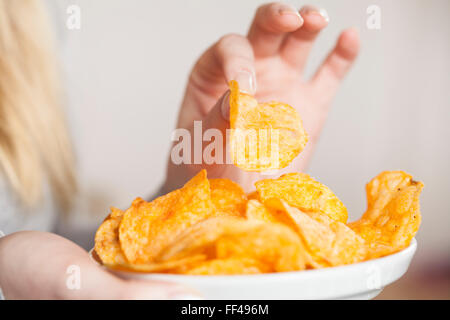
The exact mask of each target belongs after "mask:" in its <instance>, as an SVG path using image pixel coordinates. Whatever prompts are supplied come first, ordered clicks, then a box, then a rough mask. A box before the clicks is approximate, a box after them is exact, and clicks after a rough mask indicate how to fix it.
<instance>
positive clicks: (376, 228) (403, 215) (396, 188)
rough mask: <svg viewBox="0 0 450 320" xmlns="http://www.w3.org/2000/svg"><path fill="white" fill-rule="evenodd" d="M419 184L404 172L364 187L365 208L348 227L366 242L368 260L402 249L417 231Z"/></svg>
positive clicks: (419, 215) (421, 184) (388, 173)
mask: <svg viewBox="0 0 450 320" xmlns="http://www.w3.org/2000/svg"><path fill="white" fill-rule="evenodd" d="M422 188H423V183H422V182H417V181H414V180H412V179H411V176H409V175H408V174H406V173H404V172H383V173H381V174H380V175H379V176H377V177H376V178H374V179H373V180H372V181H371V182H370V183H369V184H368V185H367V188H366V189H367V197H368V208H367V211H366V213H364V215H363V217H362V218H361V219H359V220H357V221H355V222H352V223H349V227H350V228H351V229H353V230H354V231H355V232H356V233H357V234H358V235H360V236H361V237H362V238H364V239H365V240H366V243H367V245H368V247H369V258H376V257H381V256H384V255H387V254H391V253H394V252H397V251H399V250H402V249H404V248H406V247H407V246H408V245H409V244H410V242H411V240H412V238H413V237H414V236H415V234H416V233H417V230H418V229H419V225H420V221H421V214H420V204H419V196H420V193H421V191H422Z"/></svg>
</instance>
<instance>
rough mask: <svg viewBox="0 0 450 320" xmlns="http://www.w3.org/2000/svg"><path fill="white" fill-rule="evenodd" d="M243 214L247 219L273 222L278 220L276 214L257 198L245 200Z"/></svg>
mask: <svg viewBox="0 0 450 320" xmlns="http://www.w3.org/2000/svg"><path fill="white" fill-rule="evenodd" d="M245 216H246V217H247V219H249V220H261V221H265V222H273V223H277V222H279V221H278V219H277V218H276V216H275V215H274V214H273V213H272V212H270V210H269V209H268V208H266V206H264V205H263V204H262V203H261V202H259V201H258V200H249V201H248V202H247V210H246V213H245Z"/></svg>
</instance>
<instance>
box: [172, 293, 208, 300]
mask: <svg viewBox="0 0 450 320" xmlns="http://www.w3.org/2000/svg"><path fill="white" fill-rule="evenodd" d="M172 300H204V299H203V298H202V297H200V296H197V295H195V294H189V293H187V294H186V293H179V294H176V295H174V296H172Z"/></svg>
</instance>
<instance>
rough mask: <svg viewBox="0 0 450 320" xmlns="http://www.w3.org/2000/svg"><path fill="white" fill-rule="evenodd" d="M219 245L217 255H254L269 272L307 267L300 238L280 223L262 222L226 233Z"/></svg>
mask: <svg viewBox="0 0 450 320" xmlns="http://www.w3.org/2000/svg"><path fill="white" fill-rule="evenodd" d="M215 246H216V256H217V258H219V259H226V258H237V257H240V258H252V259H255V260H257V261H260V262H261V263H263V264H264V266H266V268H267V272H282V271H294V270H302V269H304V268H305V256H304V250H305V249H304V247H303V245H302V244H301V241H300V239H299V237H298V236H297V235H296V234H295V232H293V231H292V230H291V229H289V228H288V227H286V226H284V225H282V224H279V223H261V224H259V225H254V227H253V228H251V229H250V230H248V231H245V232H235V231H233V232H232V233H227V234H223V235H222V236H221V237H220V238H219V239H217V241H216V244H215Z"/></svg>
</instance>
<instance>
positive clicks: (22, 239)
mask: <svg viewBox="0 0 450 320" xmlns="http://www.w3.org/2000/svg"><path fill="white" fill-rule="evenodd" d="M70 266H72V268H69V267H70ZM78 271H79V273H78ZM78 276H79V280H80V282H79V287H78V286H77V284H78V283H77V281H76V278H74V277H78ZM71 277H72V278H71ZM120 281H122V280H120V279H118V278H116V277H114V276H112V275H111V274H109V273H106V272H104V271H102V270H101V269H100V268H99V267H98V266H96V265H95V264H94V263H92V261H90V258H89V256H88V254H87V252H86V251H84V250H83V249H82V248H80V247H78V246H77V245H76V244H74V243H73V242H70V241H69V240H67V239H65V238H62V237H60V236H57V235H55V234H51V233H43V232H36V231H26V232H17V233H14V234H11V235H9V236H6V237H3V238H1V239H0V287H1V288H2V290H3V293H4V295H5V297H6V298H7V299H81V298H83V299H89V298H94V297H97V298H98V297H99V296H101V297H103V298H105V299H114V298H119V296H118V295H119V294H120V293H118V292H117V290H109V289H110V288H115V287H117V282H120ZM99 293H101V294H100V295H99Z"/></svg>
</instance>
